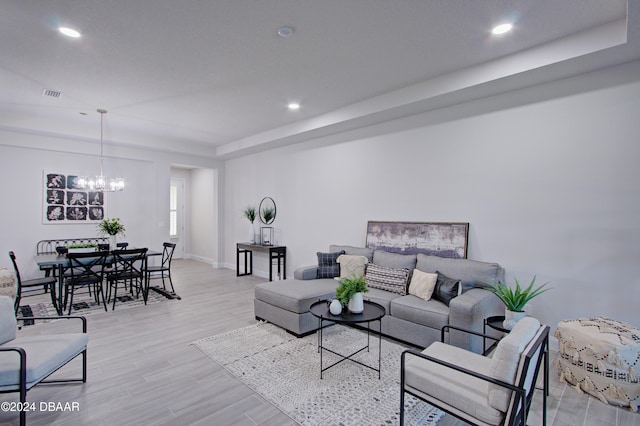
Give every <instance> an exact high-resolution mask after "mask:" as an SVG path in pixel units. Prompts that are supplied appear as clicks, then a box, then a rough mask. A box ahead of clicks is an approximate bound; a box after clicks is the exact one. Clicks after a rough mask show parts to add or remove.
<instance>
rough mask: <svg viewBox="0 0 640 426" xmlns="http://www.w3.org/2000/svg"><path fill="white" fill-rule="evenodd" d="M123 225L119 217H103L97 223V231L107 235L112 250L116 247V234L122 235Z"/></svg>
mask: <svg viewBox="0 0 640 426" xmlns="http://www.w3.org/2000/svg"><path fill="white" fill-rule="evenodd" d="M124 231H125V228H124V225H123V224H122V222H120V218H119V217H114V218H112V219H103V220H102V221H101V222H100V223H98V233H100V234H101V235H108V236H109V247H110V248H111V249H112V250H115V248H116V239H117V236H118V235H124Z"/></svg>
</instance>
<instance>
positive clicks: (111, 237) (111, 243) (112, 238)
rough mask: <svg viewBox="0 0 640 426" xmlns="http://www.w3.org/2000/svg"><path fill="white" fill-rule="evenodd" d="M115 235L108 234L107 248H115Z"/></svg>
mask: <svg viewBox="0 0 640 426" xmlns="http://www.w3.org/2000/svg"><path fill="white" fill-rule="evenodd" d="M117 240H118V236H117V235H109V250H115V249H116V248H117Z"/></svg>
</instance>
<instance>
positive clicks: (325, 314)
mask: <svg viewBox="0 0 640 426" xmlns="http://www.w3.org/2000/svg"><path fill="white" fill-rule="evenodd" d="M329 302H330V301H327V300H320V301H318V302H315V303H313V304H312V305H311V308H310V311H311V313H312V314H313V316H315V317H317V318H318V320H319V323H320V324H319V325H320V328H319V329H318V352H320V379H322V373H324V372H325V371H326V370H328V369H329V368H331V367H333V366H335V365H337V364H340V363H341V362H342V361H346V360H349V361H352V362H355V363H356V364H360V365H362V366H364V367H367V368H370V369H371V370H373V371H377V372H378V379H380V370H381V369H380V359H381V353H382V317H384V316H385V315H386V313H387V311H386V310H385V308H384V307H383V306H381V305H379V304H377V303H374V302H370V301H368V300H365V301H364V311H362V312H361V313H359V314H353V313H351V312H348V311H347V310H343V311H342V313H341V314H340V315H333V314H332V313H331V312H330V311H329ZM324 321H327V322H334V323H337V324H345V325H354V324H362V323H365V322H366V323H367V345H366V346H364V347H362V348H360V349H358V350H357V351H355V352H353V353H352V354H349V355H343V354H340V353H338V352H335V351H333V350H331V349H329V348H327V347H325V346H324V340H323V333H322V330H323V328H324V327H323V322H324ZM372 321H378V325H379V327H378V368H376V367H372V366H370V365H367V364H364V363H362V362H360V361H358V360H355V359H353V358H352V357H353V356H354V355H356V354H359V353H360V352H362V351H364V350H365V349H366V350H367V352H368V351H369V345H370V334H371V327H370V325H371V322H372ZM323 351H327V352H330V353H332V354H334V355H337V356H339V357H340V360H339V361H336V362H334V363H333V364H331V365H329V366H327V367H324V368H323V366H322V353H323Z"/></svg>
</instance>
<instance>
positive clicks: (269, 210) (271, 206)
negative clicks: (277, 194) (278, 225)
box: [258, 197, 276, 225]
mask: <svg viewBox="0 0 640 426" xmlns="http://www.w3.org/2000/svg"><path fill="white" fill-rule="evenodd" d="M258 213H259V216H260V220H261V221H262V223H264V224H265V225H271V224H272V223H273V221H274V220H276V202H275V201H273V198H271V197H264V198H263V199H262V201H260V207H259V212H258Z"/></svg>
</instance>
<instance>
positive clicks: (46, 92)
mask: <svg viewBox="0 0 640 426" xmlns="http://www.w3.org/2000/svg"><path fill="white" fill-rule="evenodd" d="M42 96H46V97H49V98H55V99H58V98H60V97H62V92H61V91H59V90H53V89H42Z"/></svg>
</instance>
